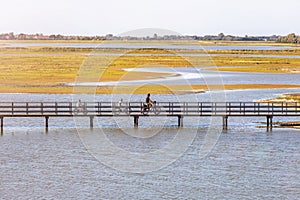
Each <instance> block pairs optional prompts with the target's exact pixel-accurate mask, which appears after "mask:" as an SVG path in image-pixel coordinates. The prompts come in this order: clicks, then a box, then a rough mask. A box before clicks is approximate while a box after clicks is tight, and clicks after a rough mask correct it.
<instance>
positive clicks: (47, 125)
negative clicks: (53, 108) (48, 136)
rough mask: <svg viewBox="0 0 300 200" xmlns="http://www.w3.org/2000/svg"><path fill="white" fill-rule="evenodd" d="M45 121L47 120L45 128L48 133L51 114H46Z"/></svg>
mask: <svg viewBox="0 0 300 200" xmlns="http://www.w3.org/2000/svg"><path fill="white" fill-rule="evenodd" d="M45 122H46V124H45V128H46V133H48V130H49V129H48V128H49V116H45Z"/></svg>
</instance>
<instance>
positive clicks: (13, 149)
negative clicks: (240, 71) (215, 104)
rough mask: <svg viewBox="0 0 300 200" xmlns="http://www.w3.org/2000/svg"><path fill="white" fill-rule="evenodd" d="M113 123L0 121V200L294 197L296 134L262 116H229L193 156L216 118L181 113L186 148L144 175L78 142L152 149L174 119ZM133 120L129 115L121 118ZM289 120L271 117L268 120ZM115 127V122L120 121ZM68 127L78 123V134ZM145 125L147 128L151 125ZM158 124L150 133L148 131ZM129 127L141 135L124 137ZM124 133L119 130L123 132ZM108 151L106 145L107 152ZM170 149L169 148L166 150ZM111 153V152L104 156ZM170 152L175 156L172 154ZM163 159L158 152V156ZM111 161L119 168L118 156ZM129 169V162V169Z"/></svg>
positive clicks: (205, 97)
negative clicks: (101, 140)
mask: <svg viewBox="0 0 300 200" xmlns="http://www.w3.org/2000/svg"><path fill="white" fill-rule="evenodd" d="M296 91H297V90H256V91H231V92H226V99H227V100H228V101H253V100H255V99H260V98H270V97H275V96H276V95H277V94H281V93H288V92H296ZM211 95H212V94H211V93H204V94H196V95H181V97H180V98H182V99H185V100H187V101H189V100H190V101H192V100H193V99H194V98H197V99H198V100H199V101H209V99H210V97H211ZM0 97H1V101H55V100H56V101H71V100H72V99H73V98H72V96H70V95H24V94H1V95H0ZM120 97H123V98H124V99H125V100H126V98H127V99H130V100H134V101H144V95H135V96H132V97H128V96H127V95H123V96H110V95H96V96H93V97H92V98H95V99H98V100H103V101H104V100H110V99H113V100H118V99H119V98H120ZM176 98H177V97H175V96H172V95H153V99H156V100H158V101H174V100H176ZM118 120H121V121H122V120H123V119H115V120H113V119H111V118H99V119H97V120H96V121H95V129H94V130H90V129H89V128H88V123H89V121H88V119H85V118H82V120H80V123H78V121H76V120H73V119H72V118H57V119H54V118H53V119H51V118H50V121H49V124H50V129H49V132H48V133H45V131H44V127H43V125H44V119H42V118H41V119H39V118H37V119H28V118H24V119H9V118H7V119H5V121H4V122H5V127H4V134H3V136H2V137H0V147H1V153H0V194H1V199H254V198H258V199H298V198H299V196H300V189H299V188H300V178H299V174H300V139H299V136H300V131H299V130H297V129H279V128H274V130H273V132H266V129H265V128H258V127H257V126H260V125H261V124H257V123H255V122H265V118H229V130H228V131H226V132H222V133H221V134H220V137H219V138H218V140H217V143H216V145H215V146H214V147H213V148H212V149H211V151H210V152H209V154H208V155H207V156H206V157H204V158H200V157H199V155H200V152H201V147H202V146H203V144H204V143H205V138H206V136H207V135H208V133H209V132H208V128H209V127H210V126H213V127H215V128H217V129H218V128H220V126H221V119H209V118H199V119H194V118H185V119H184V128H183V129H182V132H183V133H186V134H188V133H189V132H191V131H194V130H197V134H196V136H195V138H194V140H192V141H191V143H190V145H189V146H187V150H186V151H185V152H184V153H183V154H182V155H181V156H180V157H179V158H177V159H176V160H175V161H174V162H173V163H171V164H170V165H167V166H166V167H163V168H161V169H157V170H154V171H152V172H149V173H128V172H122V171H120V170H118V169H117V168H116V167H115V168H114V167H109V166H107V165H105V164H104V163H103V162H101V159H96V158H95V157H94V155H92V154H91V151H90V150H91V149H90V148H89V147H87V146H85V145H84V143H83V142H82V137H83V135H84V136H86V137H93V135H96V134H98V131H99V130H103V132H104V133H105V135H106V137H107V138H108V139H109V140H110V141H111V142H112V143H113V144H114V145H115V146H117V147H119V148H121V149H124V150H126V151H130V152H136V153H141V152H153V151H156V150H158V149H160V148H163V147H164V146H166V145H168V144H169V143H171V142H172V140H173V139H174V138H175V137H176V134H177V133H178V129H177V128H176V125H177V119H172V118H169V119H165V118H155V119H151V120H153V121H149V120H147V119H146V118H144V119H141V121H140V128H139V129H134V128H132V126H131V125H129V126H127V125H124V127H122V126H121V128H118V123H117V122H120V121H118ZM129 120H130V121H131V123H133V122H132V121H133V119H129ZM284 120H295V118H294V119H285V118H275V119H274V121H284ZM121 125H122V123H121ZM76 127H77V128H79V129H78V130H80V132H81V134H80V135H79V134H78V132H77V130H76ZM149 127H152V129H151V128H150V129H149ZM154 128H159V129H160V131H159V132H157V134H155V135H147V134H148V133H149V131H152V130H154ZM124 130H127V131H128V130H129V131H132V132H135V133H137V134H139V135H140V136H145V137H132V136H131V135H128V134H126V133H124ZM125 132H126V131H125ZM109 153H112V152H110V150H108V154H109ZM174 154H175V153H174ZM111 156H113V155H111ZM173 156H174V157H176V155H173ZM162 157H163V155H162ZM119 162H121V163H119V164H121V165H124V166H125V165H127V163H126V160H125V161H124V160H120V161H119ZM132 167H134V166H132Z"/></svg>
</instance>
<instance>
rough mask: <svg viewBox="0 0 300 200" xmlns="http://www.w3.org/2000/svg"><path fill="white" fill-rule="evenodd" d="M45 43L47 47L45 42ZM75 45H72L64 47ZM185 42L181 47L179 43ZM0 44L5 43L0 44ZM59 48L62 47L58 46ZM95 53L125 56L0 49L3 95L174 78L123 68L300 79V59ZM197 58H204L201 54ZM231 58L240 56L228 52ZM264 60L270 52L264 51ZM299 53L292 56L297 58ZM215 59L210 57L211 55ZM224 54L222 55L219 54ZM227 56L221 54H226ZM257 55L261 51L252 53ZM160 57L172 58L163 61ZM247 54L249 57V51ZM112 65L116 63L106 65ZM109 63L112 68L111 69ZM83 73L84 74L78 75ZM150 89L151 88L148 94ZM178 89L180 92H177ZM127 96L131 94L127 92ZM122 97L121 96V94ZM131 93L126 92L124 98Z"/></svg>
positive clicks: (153, 88)
mask: <svg viewBox="0 0 300 200" xmlns="http://www.w3.org/2000/svg"><path fill="white" fill-rule="evenodd" d="M44 42H45V41H44ZM66 42H71V41H66ZM180 42H182V41H180ZM0 43H1V42H0ZM60 43H61V42H60ZM91 52H94V53H95V52H96V53H100V54H101V53H106V54H110V53H122V52H124V50H122V49H109V50H107V49H106V50H104V49H99V50H97V51H93V49H81V48H78V49H77V48H51V47H26V48H25V47H24V48H8V47H1V48H0V80H1V83H0V92H2V93H3V92H12V93H15V92H16V93H22V92H24V93H72V92H73V88H71V87H65V86H62V85H61V83H65V82H74V81H76V79H77V77H78V75H80V76H84V79H80V80H79V81H89V80H91V79H93V80H96V81H119V80H143V79H151V78H158V77H162V76H170V75H172V74H164V73H141V72H125V71H123V70H122V69H124V68H136V67H191V66H193V65H194V66H199V67H201V66H202V67H206V66H212V65H214V64H216V65H217V66H230V67H227V68H220V70H225V71H244V72H267V73H269V72H279V73H300V59H292V58H286V59H285V58H240V57H229V56H228V57H224V56H214V57H211V58H210V57H200V58H199V57H186V56H185V57H181V56H178V55H176V54H177V53H192V52H193V53H194V51H190V50H174V51H171V50H157V49H141V50H130V51H129V52H127V53H128V54H151V56H145V55H142V56H132V55H126V54H125V55H124V56H120V57H109V56H105V55H103V56H96V57H88V54H89V53H91ZM197 52H198V53H205V52H203V51H197ZM226 52H227V53H239V52H237V51H232V52H230V51H226ZM264 52H265V53H266V54H267V53H269V52H268V51H264ZM295 52H296V53H299V51H298V50H297V51H294V53H295ZM210 53H211V52H210ZM217 53H220V52H217ZM223 53H224V52H222V54H223ZM252 53H253V54H257V53H258V51H253V52H252ZM276 53H277V54H278V55H286V54H287V52H286V51H285V50H283V51H276ZM160 54H170V56H162V55H160ZM247 54H251V51H250V52H248V53H247ZM108 61H112V62H108ZM107 63H109V65H107ZM82 68H84V69H85V70H84V71H83V72H80V69H82ZM147 87H148V88H147ZM147 87H146V88H145V89H138V90H137V91H136V93H147V91H151V92H152V93H170V92H171V91H170V92H168V91H167V90H166V88H164V87H161V86H147ZM176 87H177V88H176ZM176 87H175V88H174V87H173V89H172V91H177V92H179V93H180V92H184V91H188V92H192V91H190V90H207V88H206V87H205V86H201V85H195V86H193V87H192V88H187V87H184V86H176ZM291 87H297V88H298V86H297V85H296V86H295V85H226V86H225V88H226V89H257V88H291ZM123 89H124V92H125V93H127V92H129V91H131V90H132V88H130V87H124V88H123ZM112 90H113V88H111V87H103V88H98V90H97V93H110V92H112ZM118 91H120V90H118ZM126 91H127V92H126Z"/></svg>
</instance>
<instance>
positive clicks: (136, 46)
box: [7, 42, 291, 50]
mask: <svg viewBox="0 0 300 200" xmlns="http://www.w3.org/2000/svg"><path fill="white" fill-rule="evenodd" d="M7 45H8V46H11V47H35V46H42V47H72V48H120V49H127V48H128V49H140V48H160V49H190V50H197V49H198V50H203V49H204V50H242V49H246V50H281V49H287V48H291V47H288V46H286V47H282V46H201V45H149V44H128V43H126V42H124V43H119V44H118V43H115V44H108V43H102V44H101V43H99V44H80V43H66V44H61V43H9V44H7Z"/></svg>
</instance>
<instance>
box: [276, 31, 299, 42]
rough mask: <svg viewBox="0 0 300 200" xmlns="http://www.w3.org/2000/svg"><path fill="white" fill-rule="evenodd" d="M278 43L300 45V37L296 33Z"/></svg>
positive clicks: (279, 40)
mask: <svg viewBox="0 0 300 200" xmlns="http://www.w3.org/2000/svg"><path fill="white" fill-rule="evenodd" d="M276 42H278V43H291V44H300V36H297V35H296V34H295V33H291V34H288V35H287V36H284V37H280V38H279V39H278V40H277V41H276Z"/></svg>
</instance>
